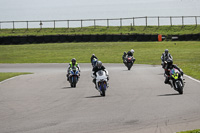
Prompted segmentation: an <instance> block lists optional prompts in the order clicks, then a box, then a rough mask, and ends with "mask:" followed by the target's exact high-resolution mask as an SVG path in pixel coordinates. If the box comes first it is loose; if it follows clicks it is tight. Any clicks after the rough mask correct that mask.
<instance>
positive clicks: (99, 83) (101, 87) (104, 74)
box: [92, 70, 109, 96]
mask: <svg viewBox="0 0 200 133" xmlns="http://www.w3.org/2000/svg"><path fill="white" fill-rule="evenodd" d="M96 75H97V76H96V77H95V76H94V75H92V78H96V88H97V90H98V91H99V92H100V95H101V96H105V95H106V90H107V88H108V77H109V75H108V71H107V70H105V71H103V70H99V71H98V72H97V73H96Z"/></svg>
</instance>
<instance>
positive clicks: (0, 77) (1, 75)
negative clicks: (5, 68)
mask: <svg viewBox="0 0 200 133" xmlns="http://www.w3.org/2000/svg"><path fill="white" fill-rule="evenodd" d="M24 74H32V73H19V72H17V73H12V72H9V73H4V72H0V82H1V81H3V80H5V79H9V78H12V77H15V76H18V75H24Z"/></svg>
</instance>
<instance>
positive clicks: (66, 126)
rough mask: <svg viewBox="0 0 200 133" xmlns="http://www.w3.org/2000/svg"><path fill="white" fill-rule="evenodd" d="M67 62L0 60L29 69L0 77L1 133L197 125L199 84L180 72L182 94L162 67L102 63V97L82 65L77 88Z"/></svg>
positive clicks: (141, 131)
mask: <svg viewBox="0 0 200 133" xmlns="http://www.w3.org/2000/svg"><path fill="white" fill-rule="evenodd" d="M67 66H68V64H64V63H61V64H0V72H32V73H34V74H29V75H21V76H17V77H15V78H11V79H9V80H5V81H3V82H0V132H1V133H174V132H177V131H183V130H192V129H199V128H200V96H199V94H200V83H199V82H197V81H194V80H192V79H190V78H188V77H184V78H185V81H186V85H185V88H184V92H183V95H179V94H178V92H176V91H175V90H173V89H172V88H171V87H170V86H169V85H165V84H164V76H163V69H162V68H161V66H153V65H138V64H136V65H134V66H133V67H132V69H131V70H130V71H128V70H127V68H126V67H125V66H124V65H123V64H109V63H108V64H104V66H105V67H106V68H107V70H108V71H109V75H110V81H109V88H108V90H107V91H106V96H105V97H100V95H99V92H98V91H97V90H96V89H95V88H94V84H93V83H92V78H91V74H92V71H91V70H92V67H91V64H84V63H83V64H80V67H81V78H80V80H79V82H78V84H77V87H76V88H71V87H70V84H69V83H68V82H67V81H66V68H67Z"/></svg>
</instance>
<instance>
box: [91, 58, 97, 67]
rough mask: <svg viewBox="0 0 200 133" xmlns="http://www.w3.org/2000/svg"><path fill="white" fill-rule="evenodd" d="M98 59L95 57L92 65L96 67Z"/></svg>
mask: <svg viewBox="0 0 200 133" xmlns="http://www.w3.org/2000/svg"><path fill="white" fill-rule="evenodd" d="M97 61H98V60H97V59H96V58H93V60H92V67H93V68H94V67H95V66H96V65H97Z"/></svg>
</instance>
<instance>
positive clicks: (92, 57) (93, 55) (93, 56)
mask: <svg viewBox="0 0 200 133" xmlns="http://www.w3.org/2000/svg"><path fill="white" fill-rule="evenodd" d="M94 58H95V59H98V58H97V57H96V56H95V54H92V56H91V59H90V60H91V63H92V60H93V59H94Z"/></svg>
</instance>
